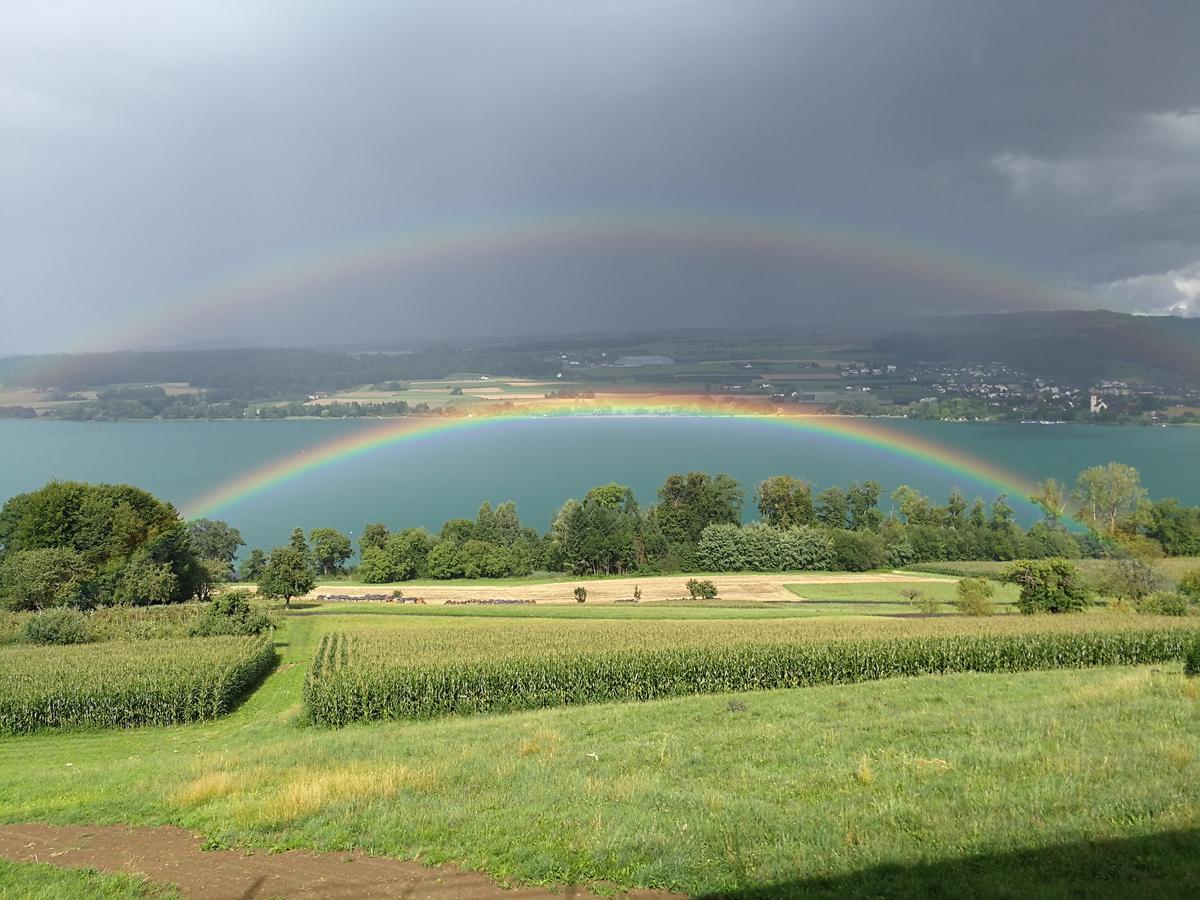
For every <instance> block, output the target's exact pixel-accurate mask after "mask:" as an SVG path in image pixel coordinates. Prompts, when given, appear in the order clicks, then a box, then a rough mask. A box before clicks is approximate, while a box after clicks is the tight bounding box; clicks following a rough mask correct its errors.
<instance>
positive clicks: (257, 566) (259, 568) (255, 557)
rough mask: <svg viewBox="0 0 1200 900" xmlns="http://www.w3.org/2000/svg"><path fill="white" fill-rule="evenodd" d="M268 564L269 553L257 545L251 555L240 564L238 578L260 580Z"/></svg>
mask: <svg viewBox="0 0 1200 900" xmlns="http://www.w3.org/2000/svg"><path fill="white" fill-rule="evenodd" d="M266 566H267V555H266V554H265V553H263V552H262V551H261V550H260V549H258V548H257V547H255V548H254V549H253V550H251V551H250V555H249V556H247V557H246V558H245V559H244V560H242V564H241V565H240V566H238V578H240V579H241V580H242V581H258V579H259V578H260V577H261V576H262V573H263V569H265V568H266Z"/></svg>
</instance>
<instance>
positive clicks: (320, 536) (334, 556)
mask: <svg viewBox="0 0 1200 900" xmlns="http://www.w3.org/2000/svg"><path fill="white" fill-rule="evenodd" d="M308 539H309V542H310V543H311V544H312V559H313V563H315V565H316V567H317V574H318V575H337V574H338V573H339V572H341V571H342V563H344V562H345V561H346V560H348V559H349V558H350V554H351V553H352V552H354V551H353V548H352V547H351V545H350V538H349V537H347V536H346V535H344V534H342V533H341V532H340V531H338V530H337V529H336V528H314V529H313V530H312V531H310V532H309V533H308Z"/></svg>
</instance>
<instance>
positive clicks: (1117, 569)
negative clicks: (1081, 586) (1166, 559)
mask: <svg viewBox="0 0 1200 900" xmlns="http://www.w3.org/2000/svg"><path fill="white" fill-rule="evenodd" d="M1162 586H1163V577H1162V575H1161V574H1159V572H1158V570H1157V569H1155V568H1154V566H1153V565H1151V564H1150V563H1148V562H1146V561H1145V560H1144V559H1138V558H1135V557H1129V558H1126V559H1114V560H1113V561H1112V562H1109V563H1107V564H1106V565H1105V567H1104V574H1103V575H1102V576H1101V578H1100V590H1101V591H1103V592H1104V593H1106V594H1111V595H1112V596H1113V597H1116V598H1117V599H1118V600H1130V601H1132V602H1133V603H1138V602H1140V601H1142V600H1143V599H1145V598H1146V597H1149V596H1150V595H1151V594H1153V593H1154V592H1155V591H1157V590H1159V589H1160V588H1162Z"/></svg>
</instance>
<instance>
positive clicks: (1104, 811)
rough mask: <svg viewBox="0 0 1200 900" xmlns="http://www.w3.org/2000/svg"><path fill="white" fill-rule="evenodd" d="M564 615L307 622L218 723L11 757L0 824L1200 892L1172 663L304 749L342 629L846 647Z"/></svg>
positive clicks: (654, 708) (725, 699) (53, 736)
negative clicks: (324, 671)
mask: <svg viewBox="0 0 1200 900" xmlns="http://www.w3.org/2000/svg"><path fill="white" fill-rule="evenodd" d="M360 609H361V610H362V611H361V612H360V611H358V610H360ZM568 609H570V612H571V613H573V615H571V616H568V617H567V619H568V621H562V620H561V619H560V618H559V617H560V616H563V615H564V614H563V613H556V615H555V616H554V617H551V618H546V619H541V618H533V619H531V618H517V617H515V616H513V617H508V616H504V617H501V618H507V619H509V621H496V620H495V614H494V613H493V612H492V611H491V610H487V611H486V612H483V613H482V614H478V613H480V612H482V611H478V610H472V611H471V612H472V614H471V615H468V616H465V617H463V616H460V615H457V614H456V615H452V616H446V615H440V614H439V615H427V614H424V613H425V611H422V610H420V609H419V608H418V609H411V608H409V609H396V608H394V607H391V608H388V607H384V606H382V605H376V606H373V607H358V608H355V611H354V612H350V611H349V610H348V609H346V608H340V609H338V608H333V607H321V608H314V609H306V610H300V611H297V612H296V613H294V614H292V615H291V616H288V617H287V618H286V619H285V620H284V624H283V626H282V627H281V628H280V629H279V630H278V631H277V635H276V636H277V640H278V643H279V651H280V653H281V656H282V665H280V666H279V668H278V669H277V670H276V672H275V673H274V674H272V675H271V676H269V677H268V678H267V680H266V681H265V682H264V683H263V685H262V686H261V687H260V688H259V689H258V690H257V691H256V692H255V693H254V694H253V695H252V696H251V697H250V699H249V700H247V701H246V702H245V703H244V704H242V705H241V706H240V707H239V708H237V709H236V710H235V711H234V712H232V713H231V714H230V715H228V716H226V717H224V718H222V719H219V720H217V721H215V722H206V723H197V724H189V725H177V726H170V727H145V728H138V729H130V730H125V731H86V732H69V733H40V734H32V735H22V736H19V737H7V738H0V771H3V772H4V773H5V776H4V784H3V788H2V789H0V821H2V822H23V821H31V820H39V821H47V822H54V823H88V824H103V823H129V824H135V825H152V824H177V825H182V826H184V827H187V828H192V829H196V830H199V831H201V832H203V833H204V834H205V835H207V836H208V837H209V839H210V841H211V842H212V843H213V844H215V845H225V846H252V847H263V848H289V847H310V848H317V849H329V850H336V849H346V848H349V847H354V846H357V847H361V848H363V849H365V850H367V851H368V852H371V853H375V854H381V855H390V856H397V857H402V858H419V859H421V860H424V861H426V862H444V861H458V862H461V863H463V864H465V865H467V866H469V867H471V868H476V869H480V870H483V871H487V872H489V873H491V874H493V875H495V876H497V877H500V878H511V879H517V880H520V881H528V882H557V883H567V882H569V883H588V882H597V881H603V882H606V883H610V884H613V885H617V886H633V885H644V886H663V887H670V888H673V889H675V890H678V891H684V892H688V893H693V894H698V895H705V894H721V895H724V896H738V897H742V896H745V897H750V896H757V895H759V894H760V893H761V894H762V895H764V896H766V895H768V893H769V894H771V895H780V894H793V895H796V896H831V897H832V896H844V895H846V894H851V893H852V894H858V895H864V894H866V895H877V896H898V895H907V894H922V895H925V896H941V897H947V898H948V897H957V896H965V895H977V896H978V895H986V896H1006V897H1017V896H1062V897H1066V896H1082V895H1083V894H1084V893H1087V895H1088V896H1112V897H1117V896H1130V897H1134V896H1137V897H1145V896H1186V895H1188V894H1192V895H1195V894H1196V893H1198V892H1200V867H1197V866H1195V864H1194V863H1195V859H1196V858H1197V852H1198V851H1200V794H1198V793H1197V792H1196V790H1195V785H1196V784H1197V780H1198V779H1200V680H1197V679H1187V678H1185V677H1184V676H1183V675H1182V673H1181V671H1180V666H1179V665H1178V664H1176V663H1169V664H1163V665H1157V666H1154V667H1124V668H1098V669H1088V670H1067V671H1054V672H1033V673H1022V674H992V675H978V674H959V675H943V676H924V677H917V678H902V679H892V680H887V681H880V682H872V683H863V684H856V685H841V686H830V687H813V688H805V689H798V690H777V691H761V692H754V693H744V694H720V695H710V696H702V697H686V698H676V699H670V700H662V701H652V702H646V703H634V704H597V705H592V706H585V707H577V708H560V709H548V710H541V711H536V712H521V713H513V714H504V715H482V716H475V717H470V718H449V719H436V720H431V721H424V722H417V723H380V724H368V725H351V726H348V727H346V728H343V729H340V730H336V731H331V730H325V729H318V728H312V727H306V726H304V725H303V724H302V721H301V720H302V710H301V705H300V697H301V685H302V683H303V681H304V678H305V675H306V672H307V666H308V664H309V661H310V660H311V659H312V657H313V653H314V651H315V649H316V645H317V643H318V642H319V640H320V637H321V636H322V635H323V634H325V633H328V632H330V631H334V630H346V629H356V630H357V629H363V628H366V629H369V630H372V631H375V632H378V633H380V634H394V635H396V636H397V637H398V638H399V637H402V636H403V633H404V632H406V631H409V630H411V634H408V638H409V639H410V640H413V641H415V645H417V646H425V647H426V648H427V650H426V652H431V653H435V652H437V648H438V647H439V646H440V647H442V648H445V647H446V646H449V645H453V643H454V642H456V641H464V640H467V639H468V638H469V637H470V635H468V634H467V633H466V632H464V631H463V629H476V628H488V627H492V628H497V629H500V630H503V629H512V628H515V627H519V628H522V629H524V628H527V627H529V626H538V627H548V628H550V629H551V630H554V629H558V630H559V631H560V632H561V633H570V634H571V635H573V636H578V635H580V634H586V631H580V630H579V629H589V628H597V627H598V628H600V629H605V630H603V631H596V632H592V634H593V637H594V638H595V639H596V640H597V643H598V644H599V645H605V644H607V643H608V642H609V641H610V640H611V639H612V636H613V634H615V633H616V632H614V631H611V630H607V629H609V628H617V629H629V628H632V627H635V626H641V625H648V626H652V627H653V628H655V629H657V628H669V627H674V628H685V627H686V628H688V629H696V628H702V627H710V626H711V627H713V628H729V627H758V628H763V629H774V628H779V629H784V630H787V629H791V628H800V627H804V626H809V627H813V628H814V629H817V630H818V631H819V630H822V629H837V628H845V627H848V626H852V625H853V626H854V627H857V626H858V623H857V622H855V621H854V620H848V619H842V620H837V621H832V622H822V621H820V620H812V619H803V620H802V619H787V618H784V617H777V620H776V621H774V622H772V621H770V620H769V619H766V618H759V617H758V616H757V615H756V616H755V617H754V618H752V619H749V620H747V619H746V618H745V616H746V613H747V612H748V611H746V610H742V609H737V608H734V609H710V610H707V611H706V613H707V614H708V615H709V616H710V617H712V618H710V619H709V620H708V621H699V622H694V623H679V622H674V621H669V620H667V621H656V622H646V623H637V622H632V621H620V620H611V619H605V618H602V617H601V616H599V615H598V614H597V611H596V610H593V609H578V610H576V609H572V608H568ZM681 609H682V608H680V609H676V610H673V611H672V612H679V611H680V610H681ZM368 610H373V611H370V612H369V611H368ZM504 612H506V613H510V612H512V610H504ZM539 612H541V611H539ZM631 612H634V613H636V614H638V615H641V614H643V613H644V612H646V610H645V609H644V608H643V609H635V610H631ZM756 612H758V611H756ZM1082 618H1083V617H1079V619H1082ZM1087 618H1088V619H1092V618H1093V617H1091V616H1089V617H1087ZM1130 618H1134V619H1137V618H1139V617H1130ZM713 619H718V620H723V621H714V620H713ZM1013 619H1015V617H1013ZM945 621H946V620H936V621H934V622H925V623H913V622H909V621H899V620H891V619H879V620H866V624H865V625H863V627H867V628H872V629H880V628H882V629H894V628H899V629H912V628H914V627H918V626H920V627H930V628H934V629H946V628H950V627H952V624H953V623H947V624H943V623H944V622H945ZM1007 621H1009V617H1003V618H1002V619H1000V620H996V622H1000V623H1003V622H1007ZM1016 621H1017V622H1021V621H1022V620H1020V619H1016ZM1024 621H1028V620H1024ZM1056 621H1064V622H1069V621H1070V620H1066V619H1064V620H1056ZM1097 621H1098V620H1097ZM1143 622H1144V620H1143ZM984 627H992V628H997V627H1013V626H1010V625H1007V624H989V625H986V626H984ZM1062 627H1067V628H1072V627H1077V626H1075V625H1073V624H1067V625H1065V626H1062ZM564 628H565V629H566V631H565V632H563V631H562V629H564ZM816 633H817V632H816V631H814V634H816ZM601 638H602V639H601ZM543 643H544V642H543ZM1093 888H1095V889H1094V890H1093ZM114 896H123V895H121V894H116V895H114Z"/></svg>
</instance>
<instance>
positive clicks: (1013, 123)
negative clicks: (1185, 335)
mask: <svg viewBox="0 0 1200 900" xmlns="http://www.w3.org/2000/svg"><path fill="white" fill-rule="evenodd" d="M1198 45H1200V4H1197V3H1195V2H1192V0H1179V2H1153V3H1147V2H1128V3H1119V2H1095V0H1080V2H1062V0H1040V2H1014V0H1004V2H999V0H998V2H993V3H967V2H963V0H944V2H925V0H904V2H898V0H886V2H884V0H880V2H867V0H858V2H847V0H836V2H805V3H799V2H783V0H721V2H706V0H594V2H567V0H540V2H528V0H507V2H504V3H496V2H457V0H435V2H421V3H417V2H379V3H365V2H337V3H333V2H330V3H311V2H310V3H304V2H297V0H289V2H279V3H265V2H264V3H248V2H244V0H238V2H227V3H220V2H195V3H193V2H188V0H172V2H170V3H162V2H154V0H144V2H132V0H129V2H126V0H113V2H96V0H81V2H56V0H30V2H25V0H6V2H5V3H4V4H3V5H0V308H2V312H3V319H2V323H0V324H2V329H0V352H18V351H40V350H54V349H76V350H78V349H89V348H91V349H110V348H111V347H112V346H116V345H119V344H125V345H129V344H137V345H146V346H149V345H178V344H183V343H188V342H197V341H212V340H221V339H224V338H228V339H231V340H232V339H235V340H237V341H238V342H239V343H245V342H256V341H264V342H271V343H313V342H324V343H329V342H338V341H358V340H387V341H390V342H398V341H403V340H405V339H408V338H410V337H411V338H436V337H442V336H453V335H470V336H479V335H488V334H505V333H527V332H560V331H577V330H583V329H589V328H603V329H605V330H617V329H632V328H643V327H649V328H655V327H663V326H671V325H689V326H737V327H756V326H774V325H784V326H789V327H797V328H802V327H805V326H806V325H807V324H809V323H825V322H836V321H844V320H847V319H859V320H861V319H862V318H864V317H894V316H901V315H906V314H909V313H913V312H936V311H942V310H946V311H961V310H972V309H989V310H990V309H998V308H1006V307H1008V308H1021V307H1022V306H1028V305H1039V304H1038V301H1037V300H1036V298H1032V297H1030V296H1029V295H1028V294H1026V295H1022V294H1020V293H1019V292H1018V293H1016V294H1014V296H1013V297H1012V298H1011V300H1010V301H1008V300H1003V299H998V298H997V296H996V294H995V291H994V289H993V290H980V291H978V292H974V291H972V290H970V288H969V285H968V286H967V287H966V288H964V286H963V284H962V283H961V281H960V282H956V283H955V284H954V287H953V289H951V288H950V287H948V286H947V283H945V282H944V281H939V280H937V279H933V280H930V279H923V278H919V277H914V276H913V274H912V272H910V271H904V270H901V269H896V270H895V271H889V270H887V269H882V270H881V269H878V268H875V269H871V270H870V271H864V270H862V269H861V268H860V267H858V266H855V265H850V264H847V263H846V262H845V261H844V260H842V261H837V260H829V261H821V260H820V259H815V258H812V257H811V256H803V257H798V258H794V259H787V258H774V257H771V256H762V255H758V254H753V253H744V252H738V251H736V250H733V249H729V250H720V249H716V250H714V249H712V248H708V249H704V248H699V247H691V248H689V247H674V246H673V247H663V246H653V247H640V246H637V245H636V243H635V242H631V243H629V244H622V243H620V242H617V243H615V244H613V243H606V244H605V245H604V246H602V247H596V248H593V249H585V248H573V249H569V250H564V249H561V248H560V249H555V250H552V251H550V250H547V251H544V252H536V251H528V250H526V251H523V252H520V253H512V254H507V255H505V254H491V255H474V256H472V255H464V256H463V257H462V258H452V259H450V260H449V261H448V262H445V263H443V264H441V265H423V266H418V267H414V268H405V269H401V270H393V271H388V272H383V273H375V274H373V275H370V276H365V277H361V278H346V279H342V280H340V281H336V282H332V283H330V282H326V283H322V284H321V285H320V286H319V287H317V288H315V289H314V290H311V291H299V292H295V293H292V294H287V295H284V297H283V299H281V300H279V301H277V302H275V303H274V304H271V305H263V306H253V307H248V308H246V309H244V310H241V311H240V312H238V313H237V314H236V315H230V314H229V312H228V311H226V312H225V313H223V314H213V315H212V316H209V317H204V316H200V317H196V316H195V315H192V316H190V317H188V318H186V319H180V320H179V321H178V323H177V326H178V327H172V323H171V322H170V321H162V320H159V321H158V322H157V324H156V323H155V322H153V321H150V322H148V323H147V324H146V325H145V326H144V327H143V326H139V325H138V324H137V323H138V317H139V313H138V311H139V310H145V309H150V308H153V307H155V306H158V305H161V304H163V303H165V302H169V301H171V300H172V299H173V298H178V297H181V296H184V295H187V294H189V293H190V292H192V291H195V290H197V289H199V288H201V287H202V286H204V285H207V284H211V283H213V282H219V281H221V279H222V278H224V277H227V276H230V275H232V274H235V273H237V272H240V271H245V270H252V269H256V268H259V267H263V266H270V265H271V264H272V261H273V260H278V259H281V258H287V257H300V258H305V257H309V256H311V255H313V254H315V253H319V252H321V250H322V249H324V248H329V247H333V246H338V245H342V244H347V243H354V242H356V241H361V240H365V239H368V238H370V236H372V235H378V234H383V233H387V232H390V231H396V230H403V229H407V228H420V227H423V226H426V225H431V224H441V223H453V222H459V221H461V222H503V221H505V220H508V219H511V218H513V217H519V216H523V215H531V214H535V215H536V214H551V215H567V216H571V215H587V214H588V213H596V212H603V211H617V210H624V211H638V210H646V211H656V212H675V213H681V214H685V215H686V214H691V213H696V214H701V213H703V214H707V215H722V214H724V215H738V216H743V217H751V218H753V217H755V216H769V217H781V218H789V217H794V218H797V219H800V220H803V221H807V222H817V223H827V224H828V225H829V227H831V228H833V229H839V230H848V231H868V232H871V233H874V234H881V235H885V236H886V235H896V236H899V237H902V238H904V239H905V240H908V241H911V242H915V243H919V244H923V245H927V246H931V247H933V248H938V249H937V253H936V254H935V255H938V256H940V257H942V258H944V257H945V256H946V255H947V254H948V255H949V256H950V257H954V256H963V257H973V258H983V259H985V260H988V261H989V262H990V264H991V265H994V266H997V267H999V268H1001V269H1007V270H1011V271H1013V272H1016V273H1023V276H1024V277H1026V278H1028V279H1031V280H1034V281H1037V282H1040V283H1042V284H1043V285H1044V286H1045V294H1044V296H1046V297H1049V298H1053V299H1054V300H1056V301H1057V302H1061V303H1063V304H1073V305H1084V306H1104V307H1107V308H1111V309H1122V310H1130V311H1137V312H1166V311H1173V312H1176V313H1180V314H1185V315H1200V65H1198V64H1197V55H1196V47H1197V46H1198ZM114 323H116V324H115V325H114ZM122 323H126V324H122Z"/></svg>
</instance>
